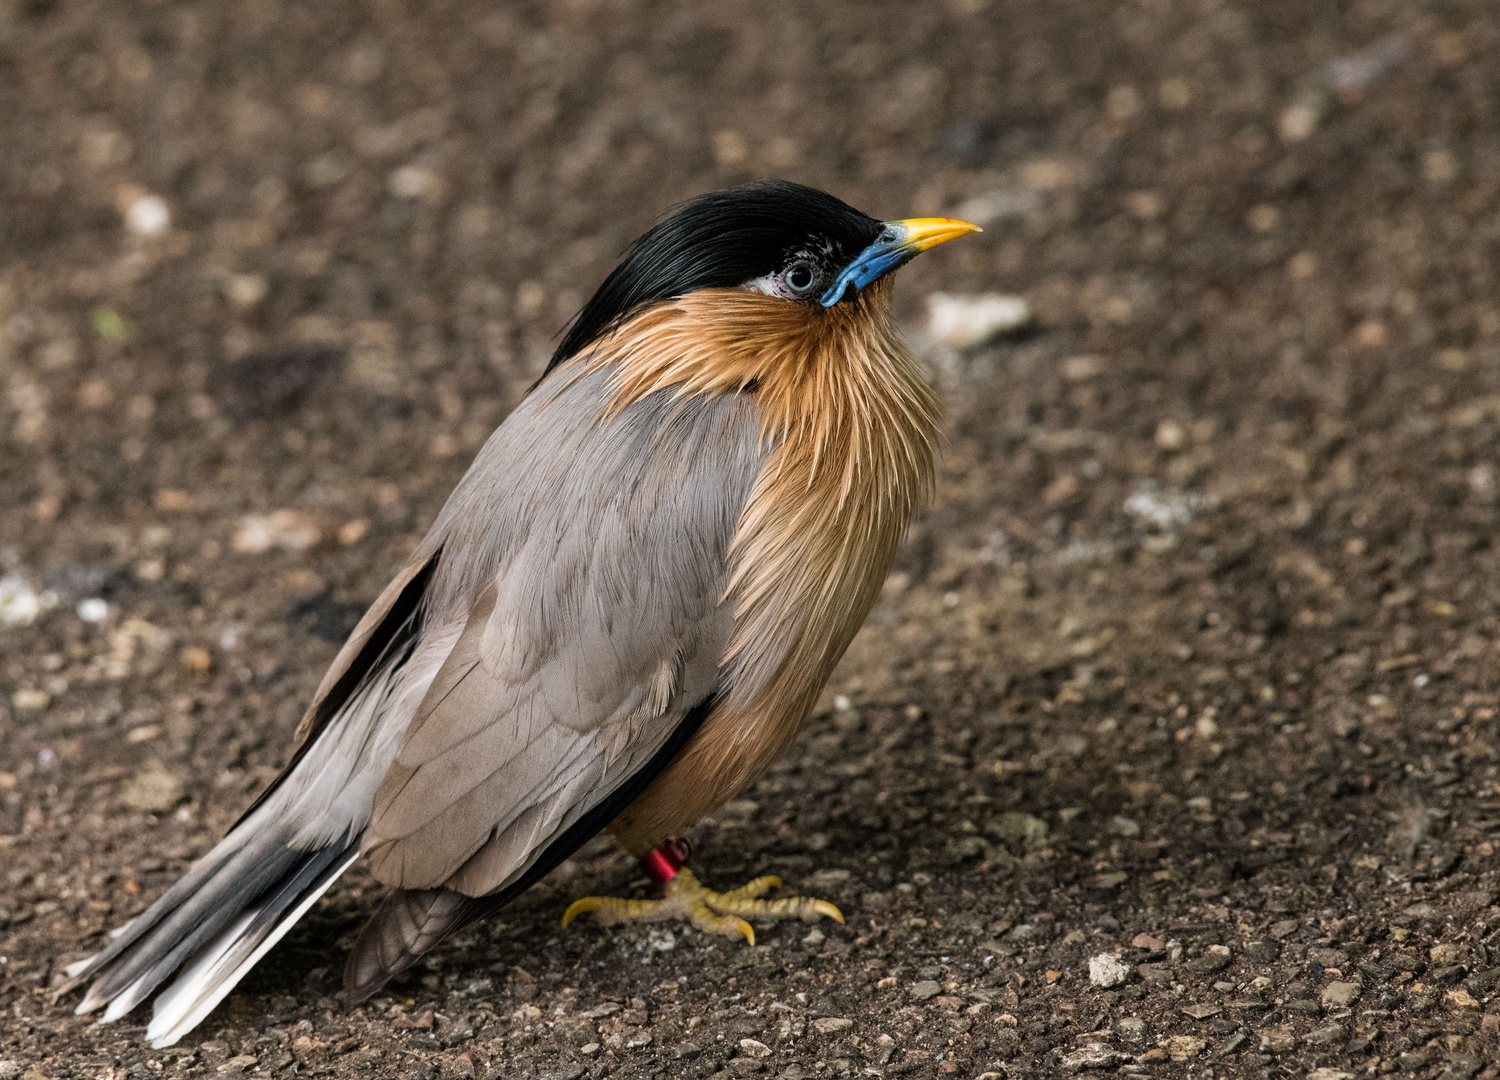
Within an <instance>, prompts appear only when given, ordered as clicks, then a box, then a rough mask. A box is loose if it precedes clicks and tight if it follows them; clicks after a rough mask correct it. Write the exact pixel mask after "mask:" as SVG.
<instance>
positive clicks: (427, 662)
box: [71, 370, 770, 1046]
mask: <svg viewBox="0 0 1500 1080" xmlns="http://www.w3.org/2000/svg"><path fill="white" fill-rule="evenodd" d="M612 390H613V387H612V383H611V372H610V371H609V370H603V371H597V372H594V373H592V374H588V375H584V376H581V377H571V375H570V373H569V372H568V371H562V372H558V373H557V374H555V375H554V376H552V377H551V378H549V379H548V381H547V383H546V384H544V385H543V386H542V387H541V388H539V389H538V390H536V391H534V392H533V393H532V394H531V395H529V396H528V397H527V398H526V399H525V400H524V401H523V402H522V403H521V405H520V406H518V407H517V409H516V410H515V412H514V413H513V414H512V415H511V416H510V417H509V418H508V419H507V420H506V421H505V423H504V424H502V425H501V426H500V427H499V428H498V429H497V430H496V432H495V433H494V435H493V436H492V437H491V438H490V440H489V442H488V443H487V444H486V445H485V447H484V449H483V450H482V451H481V452H480V454H479V456H478V458H477V459H476V461H475V463H474V465H473V466H472V467H471V468H470V470H469V472H468V474H467V475H466V476H465V477H464V479H463V481H462V482H461V483H460V484H459V486H458V488H457V489H456V490H455V491H454V493H453V495H452V496H451V497H450V499H449V500H448V503H447V505H446V506H445V507H444V509H443V511H442V512H441V514H440V515H439V517H438V520H437V522H436V523H435V524H434V526H433V528H432V530H431V532H430V533H429V534H428V536H427V538H426V539H425V540H424V541H423V543H422V545H421V546H420V547H419V548H418V550H417V551H416V552H415V553H414V555H413V563H412V565H414V566H423V565H426V564H427V563H428V562H429V561H430V560H431V559H432V558H434V557H436V558H437V565H436V567H435V569H434V571H433V573H432V576H431V578H430V580H429V581H428V582H427V585H426V589H425V595H424V596H423V598H422V601H421V612H420V620H419V622H413V624H412V625H413V627H415V628H416V629H415V632H414V633H413V634H412V635H411V639H410V640H405V641H403V642H402V644H401V647H400V648H393V649H387V650H385V651H384V652H382V653H381V654H380V655H379V656H378V657H376V658H374V659H372V660H371V661H369V663H370V667H369V669H368V670H366V671H363V672H360V673H357V674H358V676H359V678H358V682H357V685H355V687H354V689H353V692H352V693H350V694H349V696H348V698H347V700H346V701H345V702H344V703H343V705H342V707H340V708H339V709H338V711H337V712H336V713H334V714H333V715H332V716H331V717H330V718H329V719H328V722H327V723H326V724H325V725H324V726H323V727H322V728H321V730H318V731H315V732H314V734H313V741H312V742H311V743H310V744H309V745H308V746H306V747H305V748H304V750H303V751H302V752H301V753H300V754H299V757H298V758H297V759H295V760H294V763H293V765H292V767H290V769H289V771H288V773H287V774H286V775H284V776H283V777H282V778H281V780H280V781H279V782H278V784H277V785H276V787H275V788H274V789H273V790H272V791H270V792H269V793H268V795H267V797H266V798H265V799H264V801H262V802H261V803H260V804H259V805H258V806H257V807H256V808H255V809H254V811H253V812H252V813H250V814H249V815H247V817H246V818H245V819H244V820H243V821H241V823H240V824H239V825H237V826H236V827H235V828H234V829H233V830H231V832H230V833H229V835H227V836H226V837H225V838H224V840H223V841H221V842H220V844H219V845H218V846H217V847H215V848H214V849H213V850H212V851H211V852H209V854H208V855H206V856H204V858H203V859H201V860H200V861H199V863H198V864H197V865H196V866H195V867H194V868H193V869H192V870H191V871H190V872H189V873H188V875H187V876H185V877H184V878H183V879H182V880H181V881H180V882H178V883H177V884H176V885H175V886H173V888H172V889H170V890H168V892H167V893H166V894H164V895H163V896H162V897H161V898H160V899H159V900H158V901H157V902H156V903H155V904H154V905H152V907H151V908H150V909H148V910H147V911H146V912H145V913H144V914H143V915H141V916H139V917H138V918H137V919H135V920H133V921H132V922H131V923H130V924H128V925H127V927H126V928H125V930H124V932H123V933H122V934H120V936H118V937H117V938H116V939H115V940H114V941H113V942H112V943H111V944H110V946H109V947H108V948H106V949H105V950H104V951H103V952H101V953H99V954H98V955H97V956H95V957H93V958H91V959H90V960H89V961H86V962H82V963H80V964H78V965H75V966H74V968H73V969H71V973H73V974H75V975H76V979H75V981H82V980H87V979H91V980H92V985H91V987H90V989H89V992H88V994H87V995H86V996H85V998H84V1000H83V1002H82V1004H81V1005H80V1006H79V1011H80V1012H87V1011H91V1010H94V1009H98V1008H100V1007H103V1006H106V1005H107V1006H108V1011H107V1012H106V1014H105V1018H106V1019H110V1020H112V1019H115V1018H117V1017H118V1016H121V1015H123V1014H124V1013H125V1012H127V1011H129V1009H130V1008H131V1007H133V1006H134V1005H135V1004H136V1003H138V1002H140V1001H143V1000H145V999H146V998H147V997H149V996H150V995H151V994H152V993H153V992H154V991H155V990H156V988H157V987H158V986H160V985H161V984H162V983H163V982H164V981H165V980H166V979H168V978H169V977H171V976H172V975H173V973H174V972H180V974H179V978H178V981H177V983H176V984H175V985H174V986H173V987H171V988H170V989H168V990H167V991H166V992H165V993H163V994H162V995H161V997H159V998H158V1002H157V1016H156V1019H155V1020H154V1021H153V1023H152V1027H151V1030H150V1032H149V1033H148V1037H150V1038H151V1039H152V1040H153V1042H154V1043H155V1044H156V1045H159V1046H161V1045H170V1044H171V1043H173V1042H175V1041H176V1040H177V1039H178V1038H180V1037H181V1035H182V1034H185V1033H186V1031H188V1030H191V1028H192V1027H193V1026H194V1025H195V1024H196V1023H197V1022H198V1021H199V1020H201V1018H202V1017H203V1016H204V1015H206V1014H207V1012H208V1011H209V1010H210V1009H211V1008H212V1007H213V1005H214V1004H216V1003H217V1001H219V1000H220V999H222V997H223V995H224V994H226V993H228V992H229V989H231V988H232V987H233V986H234V984H235V983H236V982H238V981H239V979H240V978H241V977H243V975H244V973H245V972H246V971H247V970H248V969H249V967H250V966H251V965H253V964H254V963H255V962H256V960H258V959H259V957H260V956H261V955H262V954H263V953H264V951H265V950H266V949H268V948H270V946H271V945H272V944H274V942H275V941H276V940H277V939H279V937H280V936H281V935H282V934H284V933H285V932H286V930H287V929H288V928H289V927H290V926H291V925H292V923H294V922H295V921H296V919H297V918H299V917H300V916H301V914H302V913H303V912H304V911H305V910H306V909H307V907H308V906H309V905H310V904H311V903H312V902H313V900H315V899H316V897H317V896H319V895H321V894H322V892H323V890H325V889H326V888H327V887H328V886H329V885H330V884H332V882H333V880H334V879H335V878H336V877H337V876H338V874H339V873H342V871H343V870H344V869H345V868H346V867H347V866H348V865H349V864H350V862H351V861H352V858H353V854H354V850H355V846H356V845H357V846H359V847H360V848H361V849H362V850H364V851H365V852H366V853H368V854H369V856H370V857H371V860H372V866H373V869H374V872H375V875H376V877H377V878H379V879H380V880H382V881H384V882H386V883H387V884H390V885H395V886H398V887H400V888H402V889H407V890H432V889H440V890H444V891H445V892H446V891H448V890H452V891H456V892H457V893H459V894H463V895H466V896H469V897H474V896H481V895H484V894H487V893H493V892H495V891H497V890H500V889H503V888H504V887H505V886H506V885H507V884H509V883H512V882H517V881H518V879H520V878H521V877H522V876H523V875H524V874H525V873H526V871H527V870H528V868H530V867H531V866H532V865H533V864H534V863H536V861H537V859H538V858H539V857H541V855H542V853H543V852H544V851H546V850H548V849H549V846H550V845H553V844H554V842H556V841H557V840H558V838H559V837H563V836H569V837H571V836H572V834H571V833H569V829H570V827H571V826H572V825H574V824H575V823H578V822H580V821H581V820H582V819H583V818H584V817H585V815H586V814H587V813H588V811H589V810H590V808H592V807H596V806H600V805H602V804H603V803H604V802H605V801H606V800H607V799H608V797H609V796H610V793H611V792H612V791H615V790H617V789H619V788H620V787H621V786H622V785H623V784H625V783H626V782H627V781H630V780H631V779H632V777H635V778H636V779H637V780H638V779H639V777H638V775H637V774H638V773H640V772H641V770H643V768H645V767H646V765H647V763H648V762H652V761H653V758H654V757H659V756H660V755H658V753H657V752H658V751H659V750H661V749H662V748H663V747H665V746H667V745H668V741H669V739H670V737H671V736H672V734H673V731H674V729H675V728H676V727H677V726H678V725H679V724H680V723H681V722H682V720H683V718H684V717H685V716H687V715H688V714H689V713H690V711H691V710H692V709H693V707H694V706H695V705H698V704H699V703H700V702H701V701H703V700H704V699H705V698H707V697H709V696H710V695H711V694H712V693H713V691H714V688H715V685H716V683H717V680H718V662H719V659H720V657H721V656H722V655H723V653H724V649H725V646H726V644H727V642H728V640H729V636H730V632H731V627H732V621H733V613H732V612H730V611H728V610H725V608H724V607H723V606H721V603H720V601H721V599H722V597H723V593H724V589H725V587H726V584H727V569H726V558H727V552H728V548H729V544H730V540H731V538H732V537H733V535H734V530H735V526H736V524H737V522H738V520H739V518H740V514H741V512H742V510H743V508H744V506H745V503H746V501H747V499H748V498H749V495H750V492H751V489H752V486H753V485H754V483H755V479H756V476H757V474H758V473H759V471H760V469H761V466H762V464H763V463H764V460H765V456H766V454H767V452H768V451H769V450H770V447H768V446H765V445H763V443H762V440H761V435H760V416H759V413H758V410H757V406H756V405H755V404H754V402H753V401H751V400H750V399H749V398H748V397H745V396H742V395H727V396H720V397H709V396H700V397H693V398H677V397H675V396H674V395H672V394H668V393H658V394H654V395H651V396H649V397H647V398H644V399H642V400H640V401H638V402H635V403H633V404H632V405H630V406H629V407H628V408H626V409H625V410H624V411H623V412H621V413H620V414H619V415H616V416H613V417H610V416H608V415H607V410H608V405H609V402H610V400H611V396H612ZM409 571H410V568H408V571H407V572H405V573H406V574H407V576H408V577H409V576H410V573H409ZM393 596H394V594H393V593H392V592H391V591H390V590H388V592H387V596H386V597H384V598H383V600H382V602H383V603H386V604H387V605H389V604H390V603H391V600H392V598H393ZM663 763H664V762H657V763H656V764H655V765H654V766H653V767H660V764H663ZM574 831H575V832H576V830H574ZM553 850H555V849H553ZM438 906H439V907H440V908H441V907H442V905H441V904H440V905H438ZM449 906H454V907H455V909H456V908H457V907H461V906H462V905H461V904H455V905H449ZM399 911H400V905H396V909H395V914H399ZM393 917H394V916H393ZM398 921H399V920H398ZM407 921H408V922H410V920H407ZM412 925H413V927H414V936H413V938H412V940H411V941H410V942H409V943H407V944H406V945H403V946H402V947H403V948H407V947H410V948H417V949H421V950H425V949H426V948H430V947H431V945H433V944H435V943H436V941H437V940H440V938H441V935H440V934H436V935H435V934H434V933H429V932H427V931H425V930H423V929H422V928H420V927H416V926H415V924H412ZM384 944H385V947H387V948H388V949H389V947H390V941H389V940H386V941H385V943H384ZM382 964H383V966H384V967H385V969H386V970H397V969H399V967H400V966H403V965H401V964H384V961H382Z"/></svg>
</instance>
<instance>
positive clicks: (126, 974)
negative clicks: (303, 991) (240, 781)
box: [59, 814, 359, 1049]
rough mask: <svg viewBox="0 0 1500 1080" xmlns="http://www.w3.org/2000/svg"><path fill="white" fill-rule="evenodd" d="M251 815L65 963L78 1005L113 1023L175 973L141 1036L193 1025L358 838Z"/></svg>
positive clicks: (155, 1042)
mask: <svg viewBox="0 0 1500 1080" xmlns="http://www.w3.org/2000/svg"><path fill="white" fill-rule="evenodd" d="M260 817H261V815H259V814H255V815H251V816H250V817H249V818H248V819H246V820H245V821H243V822H241V824H240V826H239V827H238V828H235V829H233V830H231V831H230V833H229V835H228V836H226V837H225V838H224V839H223V840H222V841H220V842H219V844H218V845H217V846H216V847H215V848H214V849H213V850H212V851H210V852H209V853H208V854H207V855H205V856H204V857H203V858H202V859H201V860H199V862H198V863H197V865H196V866H194V867H193V868H192V869H191V870H190V871H188V873H187V874H186V875H184V877H183V878H182V880H180V881H178V882H177V883H176V884H175V885H173V886H172V887H171V888H170V889H168V890H167V891H166V893H164V894H163V895H162V897H161V898H160V899H159V900H157V901H156V903H154V904H152V905H151V906H150V907H149V908H147V909H146V911H144V912H142V913H141V914H140V915H138V916H137V917H136V918H134V919H132V920H131V921H130V922H129V923H127V924H125V925H124V926H122V927H120V928H119V929H118V930H116V931H114V934H113V940H112V941H111V942H110V944H109V945H108V946H107V947H106V948H105V949H104V950H103V951H102V952H100V953H98V954H96V955H94V956H92V957H89V958H88V959H87V960H80V961H79V962H78V963H76V964H73V965H71V966H70V967H69V968H68V969H67V973H68V975H69V976H71V978H70V979H69V981H68V982H67V983H66V984H65V985H64V986H63V988H62V990H61V991H59V993H64V992H66V991H68V990H71V989H72V988H73V987H75V986H78V985H80V984H82V983H84V982H88V983H90V985H89V989H88V992H87V993H86V994H85V995H84V998H83V1001H82V1002H80V1003H79V1005H78V1009H77V1012H78V1013H80V1014H83V1013H90V1012H93V1011H95V1010H97V1009H100V1008H104V1010H105V1011H104V1015H103V1017H101V1018H100V1023H105V1024H107V1023H111V1022H113V1021H115V1020H118V1019H119V1018H120V1017H122V1016H124V1015H125V1014H126V1013H128V1012H129V1011H130V1010H131V1009H133V1008H135V1007H136V1006H137V1005H139V1004H140V1003H141V1002H142V1001H144V1000H145V999H146V998H148V997H150V996H151V994H152V993H153V992H154V991H155V990H156V988H157V987H158V986H160V985H161V984H162V983H164V982H165V981H166V980H167V979H168V978H170V977H171V976H172V975H173V973H174V972H175V973H177V978H176V980H175V981H174V982H173V983H172V984H171V985H170V986H168V987H167V988H166V989H165V990H164V991H162V993H161V994H160V995H159V996H158V997H157V999H156V1003H155V1007H154V1010H153V1015H152V1020H151V1023H150V1025H149V1026H148V1027H147V1029H146V1038H147V1040H148V1041H149V1042H150V1043H151V1045H152V1046H154V1047H157V1048H158V1049H160V1048H161V1047H164V1046H171V1045H172V1044H173V1043H175V1042H177V1040H178V1039H180V1038H182V1036H184V1035H186V1034H187V1033H188V1032H189V1031H191V1030H192V1029H193V1028H194V1027H196V1026H197V1024H198V1023H199V1021H201V1020H202V1019H203V1018H204V1017H205V1016H207V1015H208V1013H209V1012H210V1011H211V1010H212V1009H213V1008H214V1006H216V1005H217V1004H218V1003H219V1002H220V1001H222V1000H223V999H224V998H225V996H227V995H228V994H229V992H230V991H231V990H233V989H234V987H235V985H236V984H237V983H238V982H239V981H240V979H242V978H244V976H245V974H246V973H247V972H248V971H249V970H250V968H251V967H253V966H254V965H255V963H256V962H257V961H258V960H259V959H260V958H261V957H262V956H264V955H265V954H266V953H267V952H268V951H269V950H270V949H271V947H272V946H273V945H275V944H276V943H277V942H278V941H280V940H281V938H282V937H283V936H284V935H285V934H286V932H287V931H288V930H290V929H291V928H292V926H293V925H295V924H296V922H297V920H298V919H300V918H301V917H302V916H303V914H304V913H305V912H306V911H307V909H308V908H310V907H311V906H312V905H313V903H314V902H315V901H316V900H317V899H318V897H320V896H322V895H323V893H324V892H326V891H327V890H328V887H329V886H330V885H332V884H333V883H334V881H336V880H337V879H338V877H339V875H340V874H342V873H343V872H344V871H345V870H347V869H348V868H349V866H350V864H351V863H353V862H354V860H355V859H356V858H358V856H359V838H358V837H357V836H355V837H350V836H346V837H344V838H342V839H341V840H339V841H336V842H335V843H332V844H330V845H328V846H326V847H320V848H316V849H310V850H309V849H302V848H298V847H294V846H292V844H291V842H290V841H291V836H290V834H289V832H288V831H287V830H285V829H278V828H276V827H275V826H274V825H272V824H271V823H269V822H264V821H261V820H258V819H259V818H260Z"/></svg>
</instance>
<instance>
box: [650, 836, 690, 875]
mask: <svg viewBox="0 0 1500 1080" xmlns="http://www.w3.org/2000/svg"><path fill="white" fill-rule="evenodd" d="M692 857H693V849H692V847H691V846H689V844H688V842H687V841H686V840H677V839H673V840H663V841H662V842H661V843H660V844H658V845H657V846H656V847H654V848H652V849H651V850H650V851H648V852H646V854H644V855H642V856H641V858H640V868H641V872H642V873H643V874H645V875H646V876H647V877H648V878H650V879H651V883H652V884H653V885H665V884H666V883H667V882H669V881H671V880H672V879H673V878H674V877H676V876H677V871H679V870H681V869H682V868H683V867H684V866H686V865H687V862H688V860H689V859H690V858H692Z"/></svg>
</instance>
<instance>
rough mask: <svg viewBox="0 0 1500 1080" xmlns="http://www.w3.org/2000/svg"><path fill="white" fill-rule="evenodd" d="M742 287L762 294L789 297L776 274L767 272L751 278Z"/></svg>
mask: <svg viewBox="0 0 1500 1080" xmlns="http://www.w3.org/2000/svg"><path fill="white" fill-rule="evenodd" d="M740 288H742V289H748V290H749V291H750V292H755V293H760V294H761V295H762V296H774V297H777V298H778V299H781V300H786V299H787V297H786V296H785V295H784V294H783V293H782V291H781V282H780V281H778V280H777V278H776V275H775V274H766V275H765V276H764V277H758V278H751V279H750V280H749V281H747V282H745V284H743V285H741V286H740Z"/></svg>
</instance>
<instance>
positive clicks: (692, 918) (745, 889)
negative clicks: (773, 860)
mask: <svg viewBox="0 0 1500 1080" xmlns="http://www.w3.org/2000/svg"><path fill="white" fill-rule="evenodd" d="M780 887H781V879H780V878H779V877H777V876H776V875H775V874H767V875H766V876H765V877H758V878H756V879H755V880H754V881H751V882H749V883H748V884H745V885H741V886H740V887H739V888H738V889H731V890H729V891H728V892H722V893H716V892H713V891H712V890H710V889H707V888H704V886H703V885H702V884H701V883H700V882H699V881H698V879H697V878H696V877H695V876H694V875H693V872H692V871H691V870H688V869H687V868H685V867H684V868H683V869H681V870H679V871H678V872H677V874H676V876H675V877H673V878H671V879H670V880H669V881H668V882H667V884H666V889H665V895H664V896H663V897H662V899H660V900H619V899H616V898H614V897H610V896H585V897H582V898H580V899H578V900H574V901H573V903H571V904H569V905H568V910H567V911H565V912H564V913H563V918H562V924H563V926H564V927H566V926H567V925H568V924H569V923H571V922H572V921H573V920H574V919H576V918H577V917H578V916H580V915H585V914H588V913H589V912H595V913H596V914H595V918H596V919H597V920H598V921H599V922H601V923H605V924H609V923H616V922H631V921H637V922H657V921H660V920H662V919H673V918H677V919H684V920H686V921H688V922H691V923H692V924H693V925H694V926H696V927H698V928H699V929H700V930H703V931H706V932H707V933H710V934H718V935H720V936H721V937H731V938H732V937H743V938H744V939H745V941H746V943H747V944H749V945H751V946H753V945H754V944H755V928H754V927H753V926H751V925H750V924H749V923H748V922H746V921H745V918H744V916H751V917H759V918H763V919H788V918H790V919H816V918H818V917H819V916H824V917H827V918H830V919H833V920H835V921H836V922H840V923H842V922H843V921H844V916H843V913H842V912H840V911H839V909H838V908H836V907H834V906H833V905H832V904H830V903H829V902H828V901H826V900H816V899H813V898H812V897H805V896H791V897H786V898H784V899H781V900H763V899H761V897H763V896H765V894H766V893H768V892H770V891H771V890H772V889H777V888H780Z"/></svg>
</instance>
